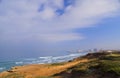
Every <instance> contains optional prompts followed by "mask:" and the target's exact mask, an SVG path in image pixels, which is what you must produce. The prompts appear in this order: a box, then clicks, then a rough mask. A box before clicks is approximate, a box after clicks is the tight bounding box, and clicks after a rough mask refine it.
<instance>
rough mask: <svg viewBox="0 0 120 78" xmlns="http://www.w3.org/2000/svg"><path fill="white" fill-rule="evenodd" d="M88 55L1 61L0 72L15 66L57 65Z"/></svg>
mask: <svg viewBox="0 0 120 78" xmlns="http://www.w3.org/2000/svg"><path fill="white" fill-rule="evenodd" d="M85 54H87V53H74V54H69V55H64V56H56V57H53V56H47V57H37V58H25V59H17V60H13V61H0V72H2V71H5V70H10V69H11V67H13V66H21V65H25V64H47V63H57V62H64V61H69V60H72V59H73V58H76V57H79V56H82V55H85Z"/></svg>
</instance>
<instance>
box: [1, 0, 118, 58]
mask: <svg viewBox="0 0 120 78" xmlns="http://www.w3.org/2000/svg"><path fill="white" fill-rule="evenodd" d="M119 34H120V0H0V59H1V58H22V57H39V56H50V55H53V56H57V55H64V54H66V53H67V51H76V50H79V49H82V50H87V49H92V48H98V49H120V47H119V46H120V35H119Z"/></svg>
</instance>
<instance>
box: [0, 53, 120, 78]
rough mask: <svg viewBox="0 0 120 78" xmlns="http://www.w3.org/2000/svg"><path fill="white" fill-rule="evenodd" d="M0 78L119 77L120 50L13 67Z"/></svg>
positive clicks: (0, 75) (1, 74) (0, 74)
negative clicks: (49, 62)
mask: <svg viewBox="0 0 120 78" xmlns="http://www.w3.org/2000/svg"><path fill="white" fill-rule="evenodd" d="M0 78H120V52H113V53H108V52H97V53H89V54H87V55H85V56H83V57H79V58H76V59H74V60H71V61H69V62H62V63H53V64H36V65H35V64H34V65H25V66H17V67H13V68H12V69H11V70H9V71H5V72H2V73H0Z"/></svg>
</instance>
